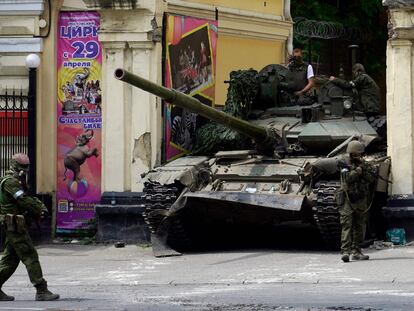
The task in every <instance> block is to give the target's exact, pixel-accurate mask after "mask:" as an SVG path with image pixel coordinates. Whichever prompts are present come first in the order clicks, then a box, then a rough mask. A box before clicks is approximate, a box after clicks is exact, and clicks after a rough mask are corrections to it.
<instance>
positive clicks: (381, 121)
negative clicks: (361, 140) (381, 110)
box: [368, 115, 387, 137]
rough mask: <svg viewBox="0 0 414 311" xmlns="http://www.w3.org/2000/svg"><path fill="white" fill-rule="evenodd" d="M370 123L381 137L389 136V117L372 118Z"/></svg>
mask: <svg viewBox="0 0 414 311" xmlns="http://www.w3.org/2000/svg"><path fill="white" fill-rule="evenodd" d="M368 122H369V124H370V125H371V126H372V127H373V128H374V130H376V131H377V133H378V135H379V136H380V137H386V136H387V117H386V116H385V115H377V116H370V117H369V118H368Z"/></svg>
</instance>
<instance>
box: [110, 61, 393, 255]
mask: <svg viewBox="0 0 414 311" xmlns="http://www.w3.org/2000/svg"><path fill="white" fill-rule="evenodd" d="M283 70H284V69H283V68H281V66H278V65H270V66H267V67H265V68H264V69H263V70H262V71H261V72H259V73H258V84H257V88H258V91H257V96H256V97H255V99H254V100H253V101H252V102H251V105H252V107H251V109H250V113H249V116H248V120H242V119H240V118H237V117H235V116H232V115H229V114H227V113H225V112H223V111H220V110H217V109H214V108H211V107H208V106H206V105H203V104H202V103H201V102H199V101H198V100H197V99H195V98H193V97H191V96H188V95H186V94H183V93H180V92H178V91H176V90H173V89H167V88H165V87H163V86H159V85H157V84H155V83H153V82H151V81H148V80H146V79H144V78H141V77H139V76H137V75H134V74H132V73H130V72H128V71H126V70H123V69H117V70H116V71H115V78H116V79H118V80H121V81H124V82H126V83H128V84H131V85H133V86H136V87H138V88H140V89H143V90H145V91H147V92H150V93H152V94H154V95H156V96H159V97H161V98H162V99H164V100H165V101H167V102H168V103H171V104H174V105H176V106H178V107H181V108H183V109H187V110H189V111H191V112H193V113H197V114H199V115H201V116H203V117H205V118H207V119H209V120H212V121H214V122H216V123H217V124H219V125H221V126H224V127H226V128H229V129H231V130H234V131H236V132H237V133H240V134H241V135H243V136H244V137H248V138H250V139H251V140H252V143H251V144H250V145H249V147H251V148H248V149H245V150H216V151H217V152H214V153H213V154H210V153H208V154H207V153H206V154H197V155H190V156H185V157H182V158H179V159H176V160H174V161H172V162H169V163H167V164H165V165H162V166H160V167H157V168H155V169H153V170H151V171H150V172H148V173H146V174H144V175H145V176H143V178H144V179H145V182H144V197H143V198H144V200H145V213H144V218H145V221H146V223H147V224H148V227H149V230H150V232H151V240H152V244H153V251H154V255H155V256H157V257H162V256H173V255H179V254H181V252H182V251H185V250H186V249H190V248H192V247H194V245H195V244H197V243H199V242H200V241H203V240H208V239H209V237H213V236H215V235H216V233H217V232H221V230H219V229H221V228H230V227H231V228H237V229H238V230H235V232H236V231H237V232H244V233H246V232H249V231H254V230H256V229H263V228H270V227H272V226H274V225H277V224H282V223H286V222H292V221H300V222H305V223H309V224H311V225H314V226H316V227H317V228H318V229H319V232H320V234H321V236H322V239H323V241H324V243H325V245H326V246H327V247H328V248H330V249H337V248H338V247H339V244H340V233H341V229H340V223H339V212H338V209H339V207H340V204H341V202H339V201H338V200H337V193H338V192H339V189H340V181H339V172H338V165H337V161H338V159H337V158H336V157H335V156H336V155H337V154H339V153H341V151H343V150H344V148H345V146H346V144H347V143H348V142H349V141H351V140H352V139H355V138H359V139H360V140H362V141H364V142H365V144H366V145H369V144H371V143H372V141H375V140H376V139H377V138H378V134H377V132H376V131H375V129H374V128H373V127H372V126H371V125H370V124H369V122H368V120H367V118H365V117H362V116H361V115H360V114H357V113H354V112H353V111H352V109H351V106H352V103H348V102H347V101H350V100H351V96H350V94H346V93H345V92H344V91H343V90H336V89H335V88H334V86H332V85H331V86H329V85H328V86H324V90H322V91H321V92H320V94H322V96H321V97H320V100H319V101H315V102H313V103H312V104H311V105H305V106H298V105H294V104H292V103H291V102H289V101H288V100H286V97H285V98H283V94H280V93H281V90H280V88H281V87H283V72H284V71H283ZM229 83H230V84H231V83H232V81H229ZM384 159H385V158H381V161H378V159H377V158H374V160H375V161H378V163H381V165H385V166H384V167H385V168H383V169H382V171H383V175H384V176H385V175H387V174H388V171H387V168H386V166H387V165H388V166H389V162H387V161H383V160H384ZM385 177H387V176H385ZM382 191H386V185H385V186H384V185H383V186H382ZM215 238H217V237H215ZM219 238H220V237H219ZM223 238H225V237H223ZM279 238H281V237H279Z"/></svg>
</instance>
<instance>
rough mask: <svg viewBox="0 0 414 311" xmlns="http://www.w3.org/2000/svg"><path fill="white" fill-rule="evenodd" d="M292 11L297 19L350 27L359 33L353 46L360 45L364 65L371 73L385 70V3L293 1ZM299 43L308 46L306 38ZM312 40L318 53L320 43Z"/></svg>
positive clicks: (371, 1) (379, 0)
mask: <svg viewBox="0 0 414 311" xmlns="http://www.w3.org/2000/svg"><path fill="white" fill-rule="evenodd" d="M291 12H292V16H293V18H297V17H305V18H307V19H311V20H316V21H331V22H339V23H341V24H342V25H343V26H344V27H346V28H353V29H355V30H357V31H359V33H360V34H361V38H360V40H359V42H349V44H355V43H357V44H359V46H360V50H361V52H362V53H361V54H362V55H364V57H363V58H362V59H361V62H362V63H364V65H365V68H366V69H367V71H368V72H369V73H370V74H374V75H376V74H379V73H380V72H383V71H385V47H386V40H387V27H386V9H385V8H384V7H383V6H382V3H381V0H335V1H333V0H321V1H308V0H293V1H292V3H291ZM295 40H296V42H299V43H302V44H306V41H304V38H298V37H296V38H295ZM312 41H313V43H312V49H313V50H314V51H315V52H317V51H318V50H317V49H318V48H319V46H318V45H317V44H316V42H317V40H312ZM312 54H313V53H312ZM373 55H375V57H372V56H373Z"/></svg>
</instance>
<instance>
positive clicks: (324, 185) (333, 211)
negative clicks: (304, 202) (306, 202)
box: [312, 181, 341, 250]
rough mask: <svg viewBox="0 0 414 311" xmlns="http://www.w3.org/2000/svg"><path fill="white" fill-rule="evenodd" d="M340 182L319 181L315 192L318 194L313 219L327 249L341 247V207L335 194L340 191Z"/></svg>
mask: <svg viewBox="0 0 414 311" xmlns="http://www.w3.org/2000/svg"><path fill="white" fill-rule="evenodd" d="M340 187H341V183H340V182H339V181H319V182H317V183H316V185H315V188H314V189H313V192H314V193H315V194H316V196H315V199H314V203H315V205H314V206H313V208H312V209H313V218H314V220H315V223H316V226H317V227H318V229H319V232H320V234H321V236H322V239H323V241H324V243H325V245H326V247H327V248H328V249H330V250H338V249H339V248H340V245H341V223H340V218H339V206H338V204H337V203H336V198H335V193H336V192H337V191H338V190H339V189H340Z"/></svg>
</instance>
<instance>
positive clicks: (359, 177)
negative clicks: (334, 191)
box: [339, 157, 375, 262]
mask: <svg viewBox="0 0 414 311" xmlns="http://www.w3.org/2000/svg"><path fill="white" fill-rule="evenodd" d="M342 163H343V164H342V165H341V167H342V170H341V187H342V190H343V191H344V199H345V200H344V204H343V206H342V207H341V208H340V210H339V213H340V221H341V226H342V234H341V253H342V255H343V256H342V260H343V261H345V262H347V261H349V254H351V253H352V255H353V256H352V257H353V259H356V260H358V259H368V258H369V257H368V256H365V255H362V253H361V248H360V244H361V243H362V241H363V239H364V233H365V224H366V219H367V218H366V216H367V212H368V210H369V207H370V206H369V205H370V202H371V193H372V187H371V186H372V184H373V182H374V181H375V172H374V169H373V167H372V166H371V165H370V164H368V163H367V162H365V161H364V160H363V159H362V158H361V159H359V160H358V163H355V162H351V159H350V157H345V158H344V159H343V160H342ZM344 166H346V168H345V169H344V168H343V167H344Z"/></svg>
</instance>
